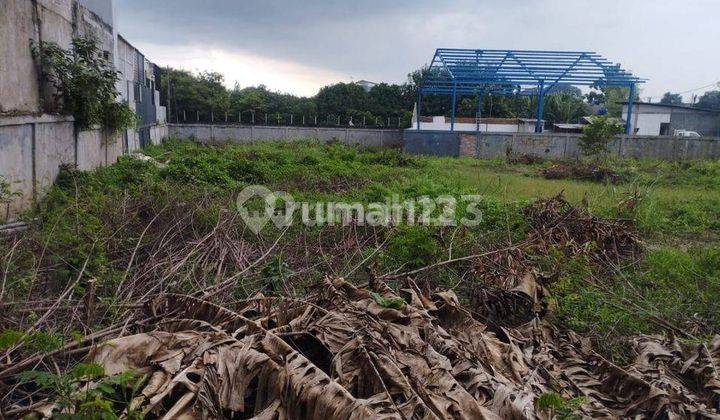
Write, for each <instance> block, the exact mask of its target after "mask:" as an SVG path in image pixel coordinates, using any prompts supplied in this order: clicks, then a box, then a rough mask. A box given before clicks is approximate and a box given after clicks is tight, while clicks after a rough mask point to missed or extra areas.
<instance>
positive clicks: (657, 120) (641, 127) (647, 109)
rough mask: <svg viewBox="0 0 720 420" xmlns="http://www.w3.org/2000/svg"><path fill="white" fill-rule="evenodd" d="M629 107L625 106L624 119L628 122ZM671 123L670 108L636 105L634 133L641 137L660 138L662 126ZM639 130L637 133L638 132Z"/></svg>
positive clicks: (634, 107)
mask: <svg viewBox="0 0 720 420" xmlns="http://www.w3.org/2000/svg"><path fill="white" fill-rule="evenodd" d="M627 114H628V106H627V105H623V111H622V119H623V120H625V121H627ZM669 122H670V108H663V107H659V106H654V105H653V106H648V105H643V104H635V105H634V106H633V115H632V132H633V133H635V134H636V135H639V136H659V135H660V124H661V123H669ZM636 130H637V131H636Z"/></svg>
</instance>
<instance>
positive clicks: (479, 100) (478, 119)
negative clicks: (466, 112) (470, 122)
mask: <svg viewBox="0 0 720 420" xmlns="http://www.w3.org/2000/svg"><path fill="white" fill-rule="evenodd" d="M482 99H483V92H482V91H481V92H480V94H479V95H478V98H477V102H478V110H477V114H476V115H475V119H476V121H475V131H478V132H479V131H480V118H481V117H482Z"/></svg>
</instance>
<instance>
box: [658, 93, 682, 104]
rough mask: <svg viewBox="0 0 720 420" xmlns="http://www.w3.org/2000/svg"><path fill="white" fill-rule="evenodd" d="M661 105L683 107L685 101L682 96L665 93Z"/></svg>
mask: <svg viewBox="0 0 720 420" xmlns="http://www.w3.org/2000/svg"><path fill="white" fill-rule="evenodd" d="M660 103H661V104H666V105H682V103H683V99H682V96H681V95H679V94H677V93H670V92H665V94H664V95H663V97H662V99H660Z"/></svg>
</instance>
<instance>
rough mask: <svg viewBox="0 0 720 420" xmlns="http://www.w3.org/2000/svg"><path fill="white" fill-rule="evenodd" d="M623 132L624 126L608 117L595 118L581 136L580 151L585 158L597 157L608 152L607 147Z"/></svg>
mask: <svg viewBox="0 0 720 420" xmlns="http://www.w3.org/2000/svg"><path fill="white" fill-rule="evenodd" d="M621 132H622V125H621V124H619V123H617V122H615V121H613V120H611V119H609V118H608V117H593V118H592V119H591V120H590V124H588V125H586V126H585V127H584V128H583V133H582V136H580V143H579V146H580V150H581V151H582V154H583V155H585V156H596V155H599V154H601V153H604V152H606V151H607V145H608V143H609V142H610V140H612V138H613V137H615V135H616V134H620V133H621Z"/></svg>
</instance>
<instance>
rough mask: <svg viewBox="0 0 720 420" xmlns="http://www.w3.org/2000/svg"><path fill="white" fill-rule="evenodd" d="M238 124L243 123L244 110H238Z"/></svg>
mask: <svg viewBox="0 0 720 420" xmlns="http://www.w3.org/2000/svg"><path fill="white" fill-rule="evenodd" d="M238 124H242V111H240V112H238Z"/></svg>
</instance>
